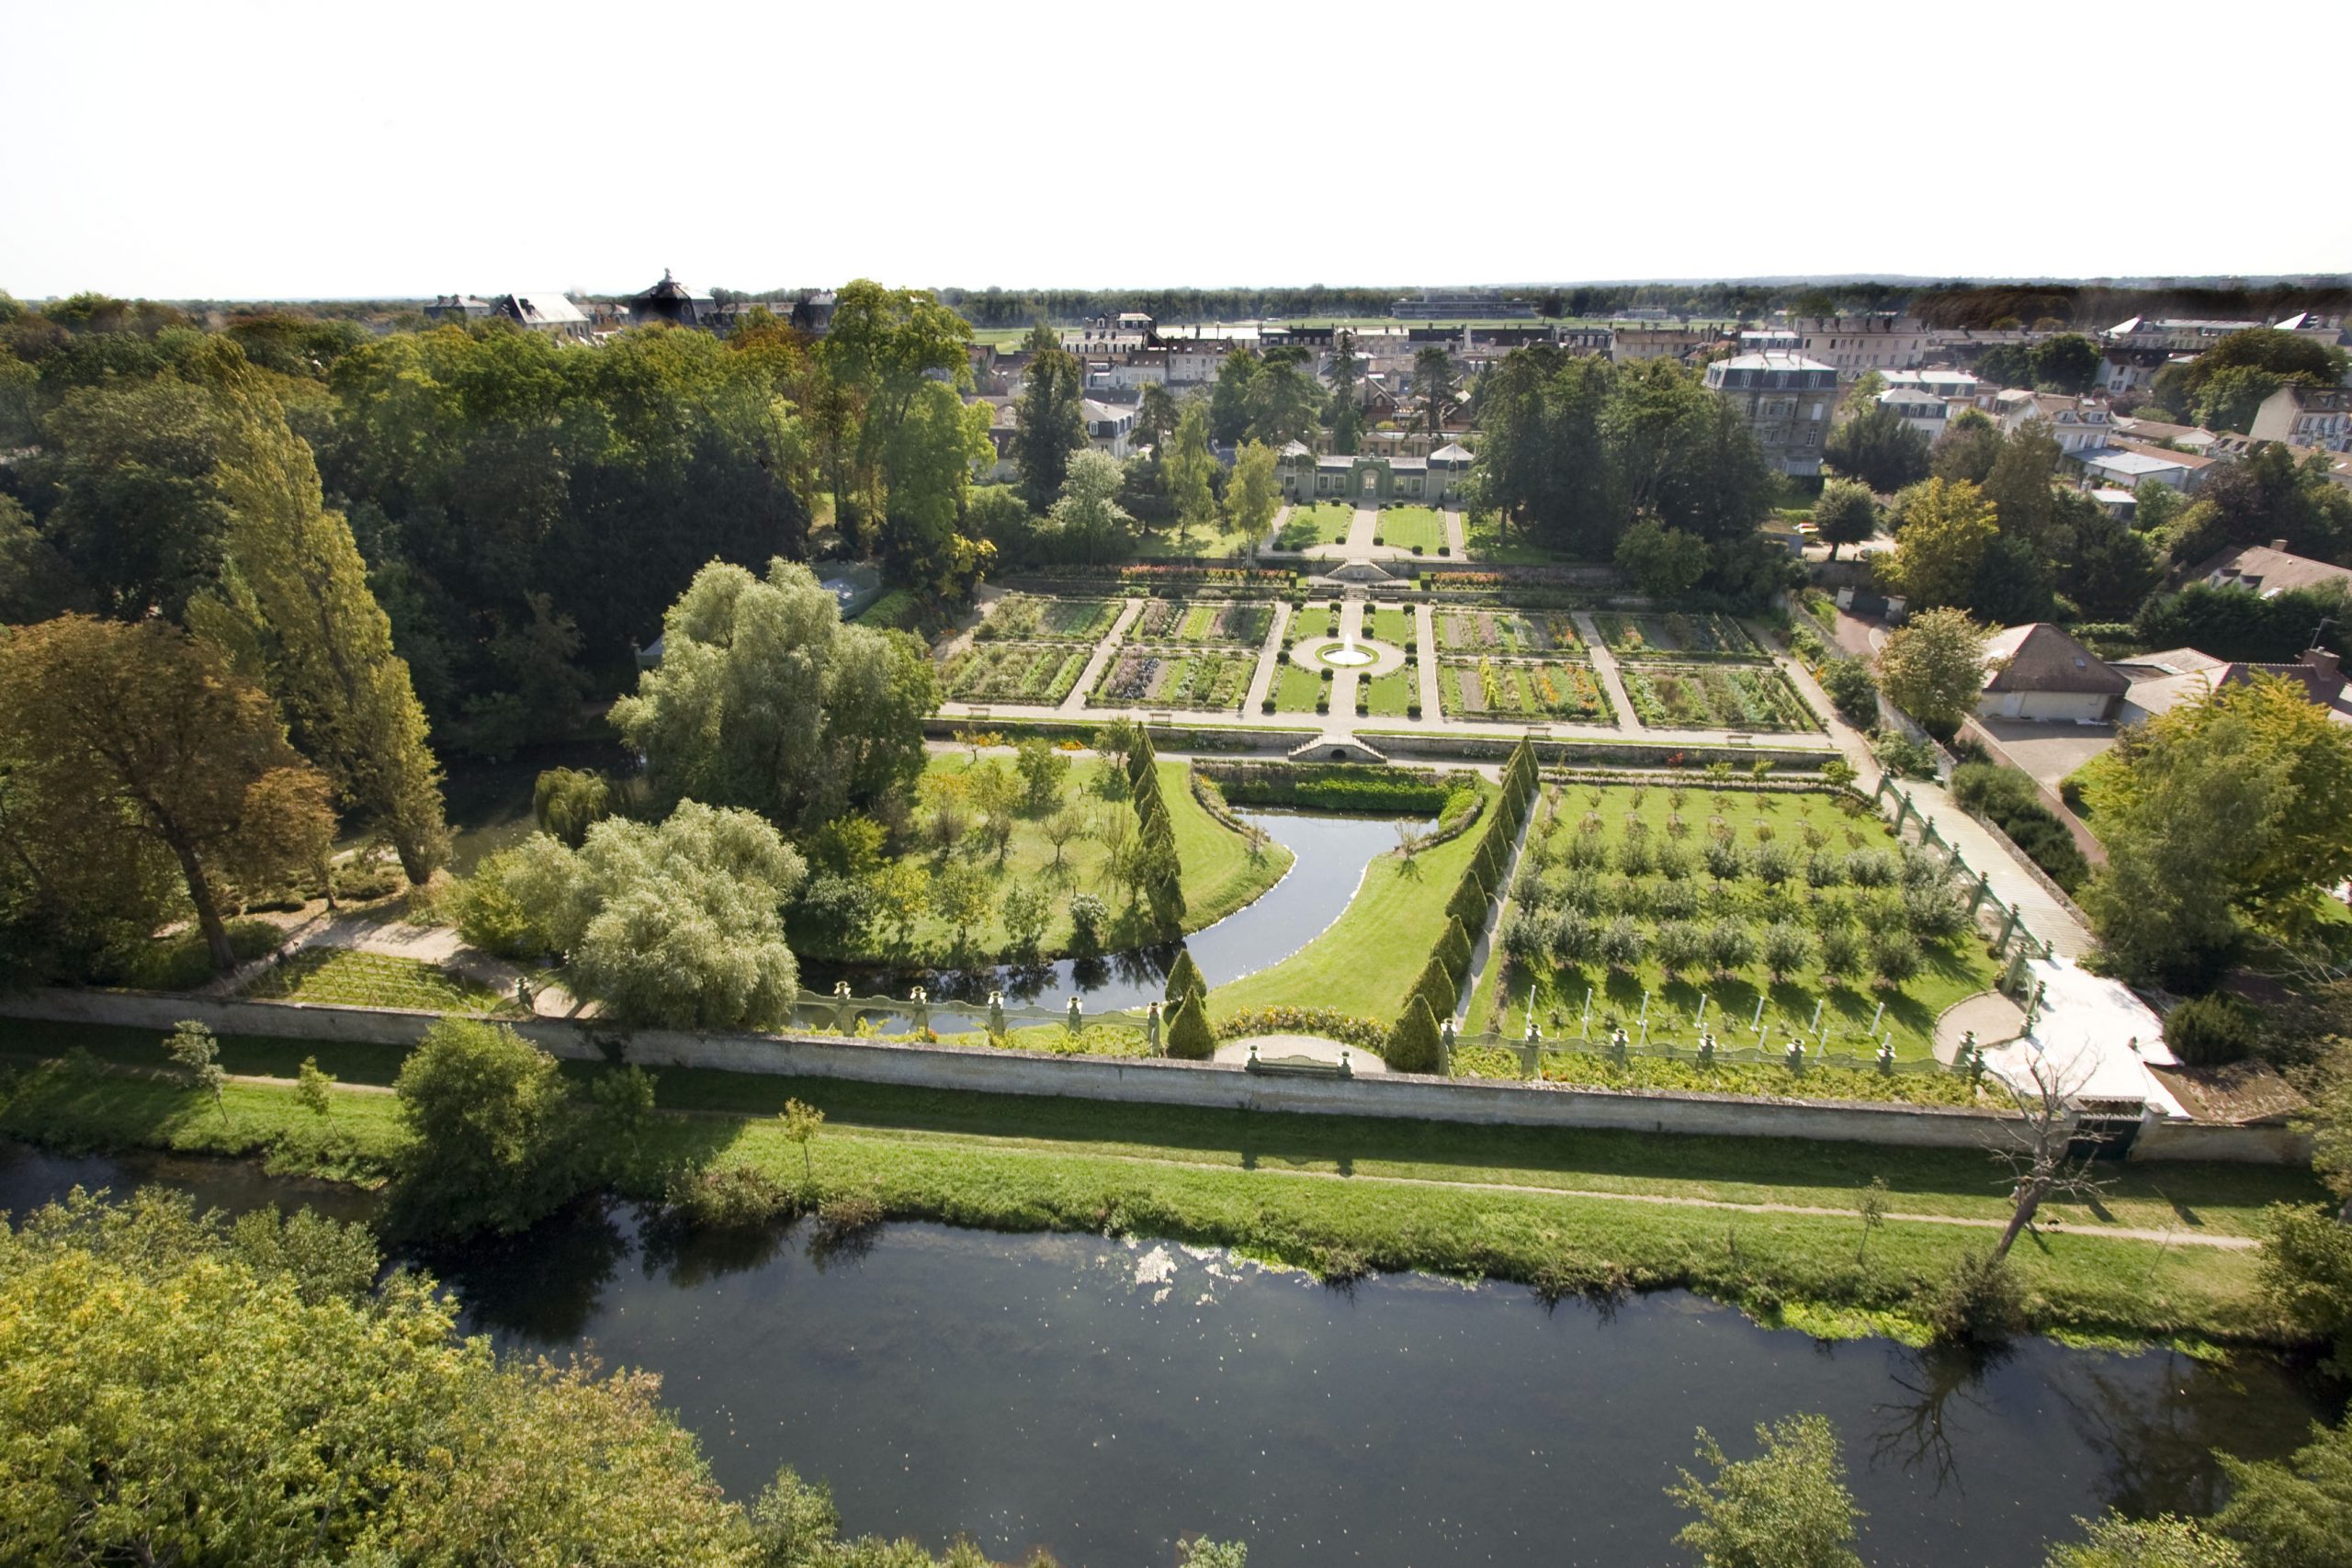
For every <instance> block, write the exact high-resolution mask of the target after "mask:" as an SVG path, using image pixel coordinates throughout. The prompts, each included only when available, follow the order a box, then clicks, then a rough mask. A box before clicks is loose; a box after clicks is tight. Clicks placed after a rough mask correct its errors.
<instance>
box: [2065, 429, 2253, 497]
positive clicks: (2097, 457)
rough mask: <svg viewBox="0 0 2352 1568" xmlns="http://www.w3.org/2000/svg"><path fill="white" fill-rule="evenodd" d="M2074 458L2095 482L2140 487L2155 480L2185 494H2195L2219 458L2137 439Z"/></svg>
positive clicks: (2098, 448)
mask: <svg viewBox="0 0 2352 1568" xmlns="http://www.w3.org/2000/svg"><path fill="white" fill-rule="evenodd" d="M2074 459H2075V462H2076V464H2078V465H2079V466H2080V468H2082V471H2083V478H2084V479H2085V481H2086V483H2089V484H2092V485H2113V486H2116V487H2119V488H2120V489H2124V490H2137V489H2138V488H2139V487H2140V486H2141V485H2142V484H2143V483H2144V482H2145V481H2147V480H2149V479H2154V480H2155V481H2156V482H2157V483H2158V484H2160V485H2169V486H2170V487H2171V488H2173V489H2174V490H2177V491H2180V492H2181V493H2182V494H2183V495H2193V494H2195V493H2196V492H2197V491H2198V489H2199V486H2201V485H2203V484H2204V482H2205V470H2207V469H2208V468H2211V467H2212V466H2213V465H2214V463H2216V462H2217V461H2219V459H2218V458H2213V457H2199V456H2198V455H2197V454H2196V453H2194V452H2176V451H2174V450H2172V449H2171V448H2170V447H2168V446H2143V445H2142V444H2141V443H2140V442H2137V441H2119V442H2116V443H2115V444H2114V445H2112V446H2096V447H2093V448H2091V449H2090V450H2088V451H2085V452H2078V453H2075V454H2074Z"/></svg>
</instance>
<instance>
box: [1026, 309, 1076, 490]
mask: <svg viewBox="0 0 2352 1568" xmlns="http://www.w3.org/2000/svg"><path fill="white" fill-rule="evenodd" d="M1084 381H1085V374H1084V371H1083V370H1082V369H1081V367H1080V365H1079V363H1078V361H1077V360H1076V359H1074V358H1072V357H1071V356H1070V355H1069V354H1067V353H1065V352H1064V351H1063V350H1061V349H1060V348H1058V347H1050V348H1046V349H1044V350H1042V351H1040V352H1039V353H1038V355H1036V357H1035V358H1034V359H1032V360H1031V361H1030V362H1029V369H1028V372H1027V374H1026V376H1025V377H1024V378H1023V380H1022V383H1021V397H1020V399H1019V400H1018V401H1017V402H1016V403H1015V404H1014V405H1013V419H1014V421H1015V423H1014V426H1013V434H1012V460H1013V462H1014V464H1015V465H1017V466H1018V467H1019V468H1020V469H1021V491H1022V494H1023V496H1024V497H1025V498H1026V499H1027V501H1028V502H1029V504H1030V505H1031V506H1033V507H1035V508H1036V509H1037V510H1038V511H1040V512H1042V511H1044V510H1045V509H1046V507H1048V506H1050V505H1052V504H1053V501H1054V498H1055V497H1056V496H1057V495H1059V494H1060V493H1061V491H1062V481H1063V480H1064V479H1067V478H1068V477H1069V462H1070V457H1071V455H1072V454H1074V453H1077V452H1081V451H1083V450H1085V448H1086V416H1085V413H1084V412H1083V408H1082V405H1083V403H1084V401H1085V391H1084Z"/></svg>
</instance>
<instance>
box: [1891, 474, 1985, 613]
mask: <svg viewBox="0 0 2352 1568" xmlns="http://www.w3.org/2000/svg"><path fill="white" fill-rule="evenodd" d="M1897 502H1898V505H1897V508H1896V513H1897V516H1898V517H1899V518H1900V520H1901V523H1902V527H1901V530H1900V532H1898V534H1897V535H1896V536H1895V542H1896V547H1895V551H1894V555H1893V556H1891V557H1889V556H1882V557H1880V558H1879V560H1878V574H1879V576H1880V577H1881V578H1882V579H1883V580H1884V581H1886V583H1887V585H1888V586H1889V587H1891V588H1892V589H1893V590H1894V592H1897V593H1900V594H1902V595H1903V596H1904V597H1905V598H1906V599H1908V600H1909V601H1910V602H1911V604H1912V606H1913V607H1914V608H1920V609H1925V608H1931V607H1935V606H1951V605H1965V604H1968V603H1969V601H1970V596H1971V595H1972V594H1973V592H1974V590H1975V587H1976V570H1977V568H1978V567H1979V566H1980V565H1982V564H1983V562H1984V559H1985V551H1986V550H1988V549H1990V548H1991V547H1992V546H1993V542H1994V541H1995V540H1996V539H1997V538H1999V537H2000V536H2001V529H2000V525H1999V524H1998V523H1997V522H1996V514H1995V512H1994V508H1993V504H1992V502H1989V501H1987V500H1985V494H1984V492H1983V491H1980V490H1978V489H1977V488H1976V487H1975V486H1974V485H1973V484H1970V483H1968V482H1967V481H1966V480H1965V479H1958V480H1953V479H1928V480H1926V481H1925V482H1924V483H1920V484H1916V485H1913V486H1912V487H1910V488H1909V489H1908V490H1906V491H1904V492H1903V493H1902V495H1901V496H1899V497H1898V498H1897Z"/></svg>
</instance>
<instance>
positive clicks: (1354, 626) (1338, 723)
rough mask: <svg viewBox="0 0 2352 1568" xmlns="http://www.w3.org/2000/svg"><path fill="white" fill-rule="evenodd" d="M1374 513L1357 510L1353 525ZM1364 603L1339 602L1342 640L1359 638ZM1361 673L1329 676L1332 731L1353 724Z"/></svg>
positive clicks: (1345, 728) (1347, 672)
mask: <svg viewBox="0 0 2352 1568" xmlns="http://www.w3.org/2000/svg"><path fill="white" fill-rule="evenodd" d="M1374 515H1376V513H1368V512H1359V513H1356V521H1357V525H1359V526H1361V525H1363V519H1364V518H1366V517H1370V516H1374ZM1364 604H1365V601H1363V600H1362V599H1356V598H1352V597H1351V598H1349V599H1345V600H1342V601H1341V602H1340V639H1341V640H1342V641H1345V642H1360V641H1362V640H1363V607H1364ZM1361 674H1362V671H1355V670H1341V671H1337V672H1336V673H1335V674H1333V675H1332V677H1331V713H1330V720H1331V724H1330V728H1331V729H1332V730H1333V731H1334V732H1336V733H1340V734H1345V733H1346V732H1347V731H1348V730H1349V728H1351V726H1353V724H1354V723H1355V717H1356V681H1357V678H1358V677H1359V676H1360V675H1361Z"/></svg>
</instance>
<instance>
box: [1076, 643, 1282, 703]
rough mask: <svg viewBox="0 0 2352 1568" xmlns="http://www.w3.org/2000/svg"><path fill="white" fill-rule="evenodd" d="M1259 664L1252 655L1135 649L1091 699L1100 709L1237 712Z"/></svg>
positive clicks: (1122, 658) (1110, 672)
mask: <svg viewBox="0 0 2352 1568" xmlns="http://www.w3.org/2000/svg"><path fill="white" fill-rule="evenodd" d="M1257 664H1258V661H1257V660H1256V658H1255V657H1254V656H1251V655H1249V654H1241V653H1212V652H1205V651H1202V652H1188V653H1181V654H1179V653H1167V652H1155V651H1151V650H1148V649H1134V648H1131V649H1127V650H1125V652H1123V653H1121V654H1120V655H1119V657H1118V658H1117V659H1116V660H1114V661H1113V662H1112V665H1111V668H1110V669H1109V670H1107V671H1103V679H1102V681H1101V682H1100V683H1099V684H1097V685H1096V687H1095V688H1094V691H1093V693H1092V694H1091V695H1090V696H1089V697H1088V699H1087V700H1088V701H1089V702H1090V703H1092V704H1094V705H1096V706H1099V707H1152V706H1158V707H1189V708H1238V707H1239V706H1240V705H1241V699H1242V698H1243V697H1244V696H1246V695H1248V694H1249V691H1250V676H1251V675H1252V674H1253V673H1255V671H1256V670H1257Z"/></svg>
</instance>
